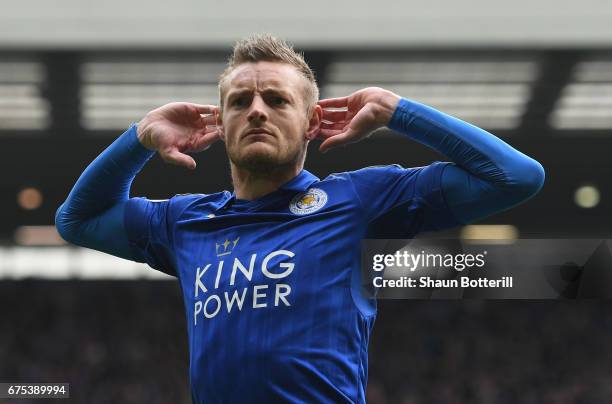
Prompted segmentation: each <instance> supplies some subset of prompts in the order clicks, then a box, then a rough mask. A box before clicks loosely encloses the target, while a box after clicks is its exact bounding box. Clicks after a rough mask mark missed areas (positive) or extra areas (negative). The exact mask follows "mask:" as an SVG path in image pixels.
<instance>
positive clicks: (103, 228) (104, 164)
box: [55, 124, 169, 269]
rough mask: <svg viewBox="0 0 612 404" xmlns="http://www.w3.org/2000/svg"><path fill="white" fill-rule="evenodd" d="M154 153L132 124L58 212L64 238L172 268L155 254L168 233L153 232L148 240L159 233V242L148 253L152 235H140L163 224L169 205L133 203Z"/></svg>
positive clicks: (86, 173)
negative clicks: (142, 172)
mask: <svg viewBox="0 0 612 404" xmlns="http://www.w3.org/2000/svg"><path fill="white" fill-rule="evenodd" d="M154 154H155V152H153V151H150V150H148V149H146V148H145V147H144V146H142V144H141V143H140V142H139V141H138V138H137V136H136V125H135V124H134V125H132V126H131V127H130V128H129V129H128V130H127V131H126V132H125V133H123V134H122V135H121V136H120V137H119V138H117V139H116V140H115V141H114V142H113V143H112V144H111V145H110V146H109V147H108V148H107V149H106V150H104V151H103V152H102V153H101V154H100V155H99V156H98V157H97V158H96V159H95V160H94V161H93V162H92V163H91V164H90V165H89V166H88V167H87V168H86V169H85V171H84V172H83V173H82V174H81V176H80V177H79V179H78V180H77V182H76V184H75V185H74V187H73V188H72V190H71V191H70V193H69V195H68V197H67V198H66V201H64V203H63V204H62V205H60V207H59V208H58V209H57V212H56V214H55V224H56V227H57V230H58V232H59V234H60V235H61V236H62V237H63V238H64V239H65V240H66V241H68V242H71V243H73V244H76V245H80V246H83V247H87V248H92V249H95V250H98V251H102V252H105V253H108V254H112V255H115V256H118V257H121V258H125V259H129V260H134V261H138V262H148V263H149V265H151V264H153V265H152V266H153V267H154V268H157V269H161V268H167V266H166V264H167V262H166V261H167V260H163V259H161V255H162V254H161V253H159V252H157V253H156V254H155V253H153V252H152V251H153V250H155V246H157V245H159V240H160V239H166V240H167V236H166V228H165V227H162V226H160V227H159V228H158V229H157V231H156V232H152V231H150V230H149V229H147V230H148V231H147V233H146V235H150V234H152V233H155V234H156V237H155V239H154V240H152V243H151V245H148V246H145V248H141V246H143V239H144V238H145V237H146V236H143V235H142V234H141V233H139V232H144V229H145V228H147V226H154V225H159V220H157V221H156V219H157V218H159V217H160V216H161V215H163V214H165V213H166V207H167V205H168V203H169V202H168V201H164V202H161V203H156V202H153V201H149V200H147V199H145V198H132V199H129V192H130V186H131V184H132V182H133V180H134V177H135V176H136V174H138V172H140V170H141V169H142V167H144V165H145V164H146V163H147V161H149V159H150V158H151V157H152V156H153V155H154ZM127 216H129V218H130V219H131V220H129V221H127V220H126V218H127ZM156 259H157V260H156Z"/></svg>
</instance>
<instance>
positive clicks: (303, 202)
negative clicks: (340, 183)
mask: <svg viewBox="0 0 612 404" xmlns="http://www.w3.org/2000/svg"><path fill="white" fill-rule="evenodd" d="M326 203H327V193H325V191H323V190H322V189H319V188H311V189H309V190H308V191H306V192H302V193H301V194H298V195H296V196H295V197H294V198H293V199H292V200H291V202H290V203H289V210H290V211H291V213H293V214H295V215H308V214H310V213H313V212H316V211H317V210H319V209H321V208H322V207H323V206H325V204H326Z"/></svg>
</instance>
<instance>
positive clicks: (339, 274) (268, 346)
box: [56, 36, 544, 403]
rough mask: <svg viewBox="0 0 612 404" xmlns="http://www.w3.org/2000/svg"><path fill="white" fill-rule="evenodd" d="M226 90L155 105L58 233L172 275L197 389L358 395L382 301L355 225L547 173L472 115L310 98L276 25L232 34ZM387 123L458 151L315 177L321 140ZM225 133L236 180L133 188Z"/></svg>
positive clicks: (414, 223) (425, 213) (468, 204)
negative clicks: (181, 189)
mask: <svg viewBox="0 0 612 404" xmlns="http://www.w3.org/2000/svg"><path fill="white" fill-rule="evenodd" d="M219 89H220V104H219V107H218V108H217V107H215V106H212V105H197V104H189V103H171V104H167V105H164V106H162V107H160V108H158V109H155V110H153V111H151V112H149V113H148V114H147V115H146V116H145V117H144V118H143V119H142V120H141V121H140V122H139V123H138V124H137V125H132V127H131V128H130V129H129V130H128V131H127V132H125V133H124V134H123V135H122V136H121V137H119V138H118V139H117V140H116V141H115V142H114V143H113V144H112V145H111V146H109V148H108V149H106V150H105V151H104V152H103V153H102V154H101V155H100V156H98V158H96V160H94V162H92V163H91V165H90V166H89V167H88V168H87V169H86V170H85V172H84V173H83V174H82V175H81V177H80V178H79V180H78V181H77V183H76V185H75V186H74V188H73V190H72V191H71V192H70V195H69V196H68V198H67V200H66V202H64V204H63V205H62V206H60V208H59V209H58V211H57V215H56V223H57V228H58V230H59V232H60V234H61V235H62V236H63V237H64V238H65V239H66V240H68V241H70V242H72V243H75V244H79V245H83V246H86V247H90V248H95V249H97V250H100V251H105V252H107V253H110V254H114V255H117V256H119V257H123V258H127V259H131V260H135V261H140V262H147V263H148V264H149V265H150V266H152V267H154V268H157V269H159V270H161V271H164V272H166V273H169V274H172V275H175V276H177V277H178V279H179V282H180V285H181V288H182V292H183V298H184V303H185V310H186V312H187V320H188V333H189V349H190V381H191V387H192V396H193V401H194V402H196V403H204V402H207V403H209V402H240V403H245V402H258V403H259V402H260V403H263V402H266V403H268V402H312V403H314V402H334V403H341V402H346V403H355V402H360V403H361V402H364V401H365V389H366V381H367V346H368V340H369V336H370V332H371V330H372V327H373V323H374V318H375V314H376V307H375V302H373V301H371V300H368V299H365V298H364V297H363V296H362V295H361V294H360V293H359V285H360V268H359V260H360V258H359V257H360V254H359V248H360V240H361V239H363V238H365V237H366V236H367V237H403V238H410V237H413V236H414V235H415V234H417V233H419V232H422V231H427V230H436V229H442V228H447V227H452V226H455V225H458V224H460V223H468V222H472V221H474V220H477V219H480V218H482V217H485V216H488V215H490V214H492V213H494V212H497V211H500V210H503V209H507V208H509V207H510V206H513V205H515V204H517V203H519V202H521V201H524V200H526V199H528V198H529V197H531V196H532V195H534V194H535V193H536V192H537V191H538V190H539V189H540V188H541V186H542V183H543V180H544V173H543V170H542V167H541V166H540V164H539V163H537V162H536V161H534V160H532V159H531V158H529V157H527V156H525V155H523V154H522V153H520V152H518V151H516V150H514V149H513V148H512V147H510V146H509V145H507V144H506V143H504V142H503V141H501V140H500V139H498V138H496V137H495V136H493V135H491V134H490V133H487V132H485V131H484V130H482V129H479V128H477V127H475V126H472V125H470V124H467V123H465V122H463V121H460V120H458V119H456V118H453V117H450V116H448V115H445V114H443V113H442V112H439V111H436V110H434V109H432V108H429V107H427V106H424V105H422V104H419V103H417V102H415V101H410V100H407V99H403V98H400V97H399V96H398V95H396V94H394V93H392V92H390V91H387V90H384V89H380V88H366V89H363V90H360V91H357V92H355V93H354V94H351V95H350V96H348V97H344V98H338V99H328V100H321V101H319V102H318V103H317V99H318V89H317V86H316V82H315V79H314V75H313V73H312V71H311V70H310V68H309V67H308V65H307V64H306V63H305V62H304V60H303V59H302V57H301V56H300V55H299V54H297V53H295V52H294V51H293V49H292V48H291V47H289V46H288V45H287V44H285V43H284V42H282V41H279V40H277V39H275V38H273V37H270V36H256V37H252V38H249V39H246V40H243V41H240V42H239V43H238V44H237V45H236V47H235V49H234V55H233V57H232V58H231V59H230V63H229V66H228V68H227V70H226V71H225V72H224V74H223V75H222V77H221V79H220V83H219ZM383 126H388V127H389V128H391V129H394V130H396V131H397V132H400V133H403V134H404V135H405V136H408V137H410V138H412V139H414V140H416V141H419V142H421V143H424V144H426V145H428V146H430V147H432V148H434V149H435V150H437V151H439V152H441V153H444V154H445V155H446V156H448V157H449V158H450V159H452V160H453V161H454V164H452V163H439V162H436V163H433V164H431V165H429V166H426V167H420V168H412V169H404V168H402V167H400V166H396V165H395V166H382V167H369V168H364V169H362V170H358V171H354V172H346V173H340V174H334V175H330V176H329V177H327V178H325V179H324V180H320V179H319V178H317V177H315V176H314V175H312V174H310V173H309V172H307V171H305V170H303V164H304V159H305V156H306V148H307V145H308V142H309V141H310V140H312V139H315V138H320V139H322V140H323V142H322V144H321V146H320V150H321V151H322V152H326V151H328V150H329V149H331V148H334V147H337V146H340V145H344V144H347V143H350V142H355V141H358V140H360V139H362V138H364V137H366V136H367V135H369V134H370V133H371V132H372V131H374V130H375V129H377V128H380V127H383ZM218 139H221V140H222V141H223V142H224V143H225V147H226V150H227V154H228V157H229V160H230V166H231V173H232V180H233V185H234V192H233V193H230V192H228V191H224V192H219V193H215V194H209V195H205V194H188V195H176V196H174V197H173V198H171V199H169V200H165V201H152V200H148V199H146V198H129V189H130V184H131V182H132V180H133V178H134V177H135V175H136V174H137V173H138V172H139V170H140V169H141V168H142V167H143V166H144V164H145V163H146V162H147V160H148V159H150V158H151V156H152V155H153V154H154V153H155V152H157V153H159V154H160V156H161V157H162V158H163V159H164V160H165V161H167V162H169V163H173V164H178V165H183V166H185V167H188V168H190V169H194V168H195V165H196V164H195V161H194V160H193V158H192V157H191V156H189V155H188V154H187V153H194V152H199V151H202V150H204V149H206V148H207V147H209V146H210V145H211V144H212V143H213V142H215V141H216V140H218Z"/></svg>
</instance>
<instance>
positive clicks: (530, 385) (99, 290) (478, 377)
mask: <svg viewBox="0 0 612 404" xmlns="http://www.w3.org/2000/svg"><path fill="white" fill-rule="evenodd" d="M611 309H612V303H610V302H606V301H603V300H602V301H597V300H585V301H552V300H550V301H483V300H480V301H478V300H473V301H468V300H465V301H462V300H446V301H424V300H419V301H417V300H402V301H400V300H384V301H380V302H379V315H378V319H377V322H376V325H375V328H374V334H373V337H372V340H371V344H370V372H369V385H368V403H370V404H390V403H400V404H417V403H418V404H420V403H426V404H438V403H440V404H442V403H445V404H446V403H449V404H453V403H483V404H484V403H486V404H510V403H512V404H515V403H526V404H536V403H537V404H542V403H543V404H547V403H550V404H565V403H572V404H591V403H593V404H594V403H610V402H612V361H611V360H610V349H608V342H609V341H610V340H612V315H610V312H612V310H611ZM0 318H1V322H0V324H2V327H1V332H0V382H58V383H59V382H68V383H70V388H71V391H70V394H71V400H69V401H68V402H75V403H88V404H97V403H150V404H156V403H178V404H180V403H190V402H191V398H190V393H189V384H188V353H187V336H186V325H185V315H184V312H183V303H182V300H181V297H180V290H179V287H178V284H177V283H176V282H168V281H129V282H126V281H114V282H113V281H96V282H93V281H89V282H78V281H34V280H26V281H19V282H11V281H3V282H0ZM54 401H55V400H45V402H46V403H51V402H54ZM0 402H2V401H1V400H0ZM6 402H7V403H8V402H15V403H19V404H24V403H27V402H32V403H34V402H40V401H37V400H29V401H28V400H13V401H6ZM57 402H58V403H65V402H67V400H62V401H60V400H57Z"/></svg>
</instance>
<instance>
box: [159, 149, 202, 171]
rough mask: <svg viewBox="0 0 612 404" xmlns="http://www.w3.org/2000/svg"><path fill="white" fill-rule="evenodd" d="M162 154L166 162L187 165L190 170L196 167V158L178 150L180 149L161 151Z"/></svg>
mask: <svg viewBox="0 0 612 404" xmlns="http://www.w3.org/2000/svg"><path fill="white" fill-rule="evenodd" d="M160 155H161V157H162V159H163V160H164V161H165V162H166V163H170V164H174V165H177V166H182V167H186V168H189V169H190V170H194V169H195V168H196V162H195V160H194V159H193V158H192V157H191V156H188V155H187V154H184V153H181V152H180V151H178V149H170V150H168V151H166V152H165V153H163V154H162V153H160Z"/></svg>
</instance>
